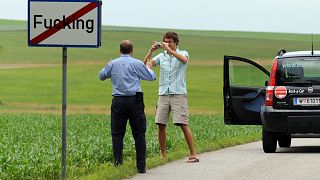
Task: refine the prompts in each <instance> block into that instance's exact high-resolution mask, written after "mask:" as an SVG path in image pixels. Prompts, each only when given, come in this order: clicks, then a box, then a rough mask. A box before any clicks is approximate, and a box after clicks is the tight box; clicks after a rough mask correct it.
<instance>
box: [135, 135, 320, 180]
mask: <svg viewBox="0 0 320 180" xmlns="http://www.w3.org/2000/svg"><path fill="white" fill-rule="evenodd" d="M291 145H292V146H291V148H279V147H278V148H277V152H276V153H272V154H266V153H264V152H263V150H262V142H261V141H258V142H254V143H249V144H244V145H239V146H234V147H230V148H226V149H221V150H218V151H213V152H209V153H203V154H199V156H198V157H199V159H200V162H199V163H186V159H183V160H179V161H175V162H171V163H168V164H166V165H163V166H160V167H157V168H154V169H148V170H147V173H146V174H138V175H136V176H134V177H133V178H132V179H134V180H144V179H148V180H151V179H152V180H157V179H161V180H162V179H163V180H164V179H165V180H170V179H174V180H176V179H181V180H188V179H193V180H200V179H212V180H219V179H223V180H224V179H227V180H228V179H237V180H242V179H243V180H250V179H252V180H260V179H263V180H264V179H270V180H271V179H272V180H275V179H285V180H286V179H290V180H295V179H299V180H301V179H308V180H309V179H310V180H312V179H320V172H319V169H320V138H293V139H292V144H291Z"/></svg>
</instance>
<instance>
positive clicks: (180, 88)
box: [144, 31, 199, 162]
mask: <svg viewBox="0 0 320 180" xmlns="http://www.w3.org/2000/svg"><path fill="white" fill-rule="evenodd" d="M178 44H179V37H178V34H177V33H176V32H170V31H169V32H167V33H165V34H164V35H163V42H162V43H159V42H154V43H153V44H152V46H151V48H150V50H149V52H148V53H147V55H146V57H145V58H144V63H145V64H147V65H149V66H151V67H152V66H160V76H159V77H160V78H159V99H158V103H157V109H156V124H157V125H158V139H159V144H160V151H161V156H162V158H163V159H164V158H165V157H166V124H167V123H168V119H169V114H170V112H171V113H172V115H173V123H174V124H175V125H177V126H180V127H181V129H182V131H183V134H184V137H185V139H186V142H187V144H188V147H189V151H190V154H189V160H188V161H187V162H199V159H198V158H197V157H196V152H195V149H194V143H193V138H192V132H191V130H190V128H189V125H188V124H189V123H188V121H189V110H188V97H187V85H186V70H187V63H188V61H189V53H188V52H187V51H185V50H180V49H179V48H178ZM158 49H164V51H163V52H161V53H159V54H158V55H156V56H155V57H153V58H151V55H152V53H153V52H155V51H156V50H158Z"/></svg>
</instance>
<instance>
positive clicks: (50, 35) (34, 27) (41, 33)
mask: <svg viewBox="0 0 320 180" xmlns="http://www.w3.org/2000/svg"><path fill="white" fill-rule="evenodd" d="M28 13H29V16H28V45H29V46H54V47H99V46H100V45H101V1H100V0H81V1H74V0H73V1H71V0H69V1H68V0H67V1H66V0H60V1H59V0H29V11H28Z"/></svg>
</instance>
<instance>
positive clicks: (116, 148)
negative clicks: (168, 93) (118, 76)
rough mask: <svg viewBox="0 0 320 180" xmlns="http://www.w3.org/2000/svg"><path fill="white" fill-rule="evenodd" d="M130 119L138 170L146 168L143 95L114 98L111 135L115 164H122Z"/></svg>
mask: <svg viewBox="0 0 320 180" xmlns="http://www.w3.org/2000/svg"><path fill="white" fill-rule="evenodd" d="M128 119H129V124H130V126H131V130H132V135H133V138H134V141H135V148H136V160H137V161H136V165H137V168H138V169H145V166H146V138H145V133H146V116H145V114H144V103H143V97H142V95H141V96H140V97H137V96H121V97H118V96H117V97H114V98H113V100H112V105H111V134H112V147H113V156H114V159H115V164H116V165H117V164H122V158H123V157H122V151H123V138H124V135H125V133H126V125H127V121H128Z"/></svg>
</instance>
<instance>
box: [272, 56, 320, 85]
mask: <svg viewBox="0 0 320 180" xmlns="http://www.w3.org/2000/svg"><path fill="white" fill-rule="evenodd" d="M277 70H278V71H277V85H288V84H287V83H290V82H291V83H294V82H308V83H310V84H312V85H320V60H319V59H316V58H287V59H279V61H278V68H277Z"/></svg>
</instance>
